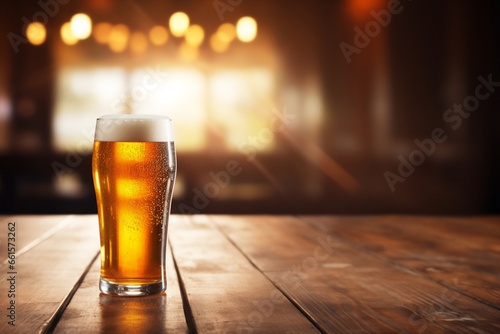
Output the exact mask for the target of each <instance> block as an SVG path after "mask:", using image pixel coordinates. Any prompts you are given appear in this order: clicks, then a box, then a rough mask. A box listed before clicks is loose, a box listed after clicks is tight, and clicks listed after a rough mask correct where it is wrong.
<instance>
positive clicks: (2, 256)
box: [0, 215, 72, 264]
mask: <svg viewBox="0 0 500 334" xmlns="http://www.w3.org/2000/svg"><path fill="white" fill-rule="evenodd" d="M71 218H72V216H61V215H51V216H49V215H47V216H30V215H22V216H0V227H1V229H2V230H1V232H0V250H2V252H0V264H4V262H5V261H6V259H7V252H4V251H3V250H4V249H6V248H7V237H8V233H7V232H8V231H7V226H8V225H7V224H8V222H15V223H16V226H15V227H16V235H15V238H16V240H15V248H16V253H17V256H20V255H22V254H23V253H24V252H25V251H27V248H31V247H35V246H36V245H37V244H38V243H39V242H42V241H43V240H45V239H47V238H49V237H50V236H52V235H54V234H55V233H56V232H57V231H58V230H59V229H61V228H64V226H65V225H66V224H68V223H70V220H71Z"/></svg>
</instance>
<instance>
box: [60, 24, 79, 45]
mask: <svg viewBox="0 0 500 334" xmlns="http://www.w3.org/2000/svg"><path fill="white" fill-rule="evenodd" d="M61 39H62V41H63V42H64V43H65V44H67V45H75V44H76V43H78V38H76V37H75V36H74V35H73V32H72V31H71V23H70V22H66V23H64V24H63V25H62V27H61Z"/></svg>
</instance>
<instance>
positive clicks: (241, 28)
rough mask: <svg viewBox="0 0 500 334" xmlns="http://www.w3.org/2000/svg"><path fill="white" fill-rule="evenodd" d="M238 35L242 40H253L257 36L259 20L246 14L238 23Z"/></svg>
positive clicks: (246, 41)
mask: <svg viewBox="0 0 500 334" xmlns="http://www.w3.org/2000/svg"><path fill="white" fill-rule="evenodd" d="M236 35H237V36H238V39H239V40H240V41H242V42H245V43H248V42H251V41H253V40H254V39H255V37H257V21H255V19H254V18H252V17H250V16H244V17H242V18H241V19H239V20H238V23H237V24H236Z"/></svg>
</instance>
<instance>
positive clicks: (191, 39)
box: [186, 24, 205, 47]
mask: <svg viewBox="0 0 500 334" xmlns="http://www.w3.org/2000/svg"><path fill="white" fill-rule="evenodd" d="M204 38H205V31H204V30H203V28H202V27H201V26H199V25H197V24H193V25H192V26H190V27H189V28H188V30H187V32H186V42H187V44H189V45H190V46H192V47H198V46H200V45H201V43H203V39H204Z"/></svg>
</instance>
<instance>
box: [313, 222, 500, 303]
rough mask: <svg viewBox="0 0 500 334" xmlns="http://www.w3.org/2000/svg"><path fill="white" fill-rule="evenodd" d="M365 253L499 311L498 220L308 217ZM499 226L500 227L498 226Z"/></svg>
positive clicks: (327, 231) (499, 234) (324, 230)
mask: <svg viewBox="0 0 500 334" xmlns="http://www.w3.org/2000/svg"><path fill="white" fill-rule="evenodd" d="M492 218H493V219H492ZM304 219H305V220H307V221H308V222H309V223H310V224H312V225H313V226H315V227H316V228H318V229H320V230H321V231H323V232H324V233H335V234H336V235H338V236H340V237H342V238H343V239H345V240H349V241H350V242H352V243H353V244H356V245H359V247H361V248H362V249H363V250H364V251H367V252H370V253H373V254H376V255H378V256H380V257H383V258H386V259H388V260H390V261H392V262H394V263H398V264H400V265H402V266H404V267H406V268H410V269H411V270H414V271H415V272H417V273H419V274H421V275H424V276H426V277H430V278H432V279H434V280H436V281H438V282H441V283H442V284H445V285H446V284H449V283H450V282H454V283H453V285H454V289H457V290H458V291H461V292H462V293H464V294H467V295H470V296H472V297H474V298H477V299H479V300H481V301H483V302H484V303H486V304H488V305H492V306H494V307H496V308H497V309H500V266H499V265H498V264H499V263H500V233H499V232H498V229H500V219H499V218H498V217H496V221H495V217H488V218H434V217H411V216H375V217H335V218H331V217H315V216H311V217H304ZM495 224H496V227H497V229H494V227H495Z"/></svg>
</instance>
